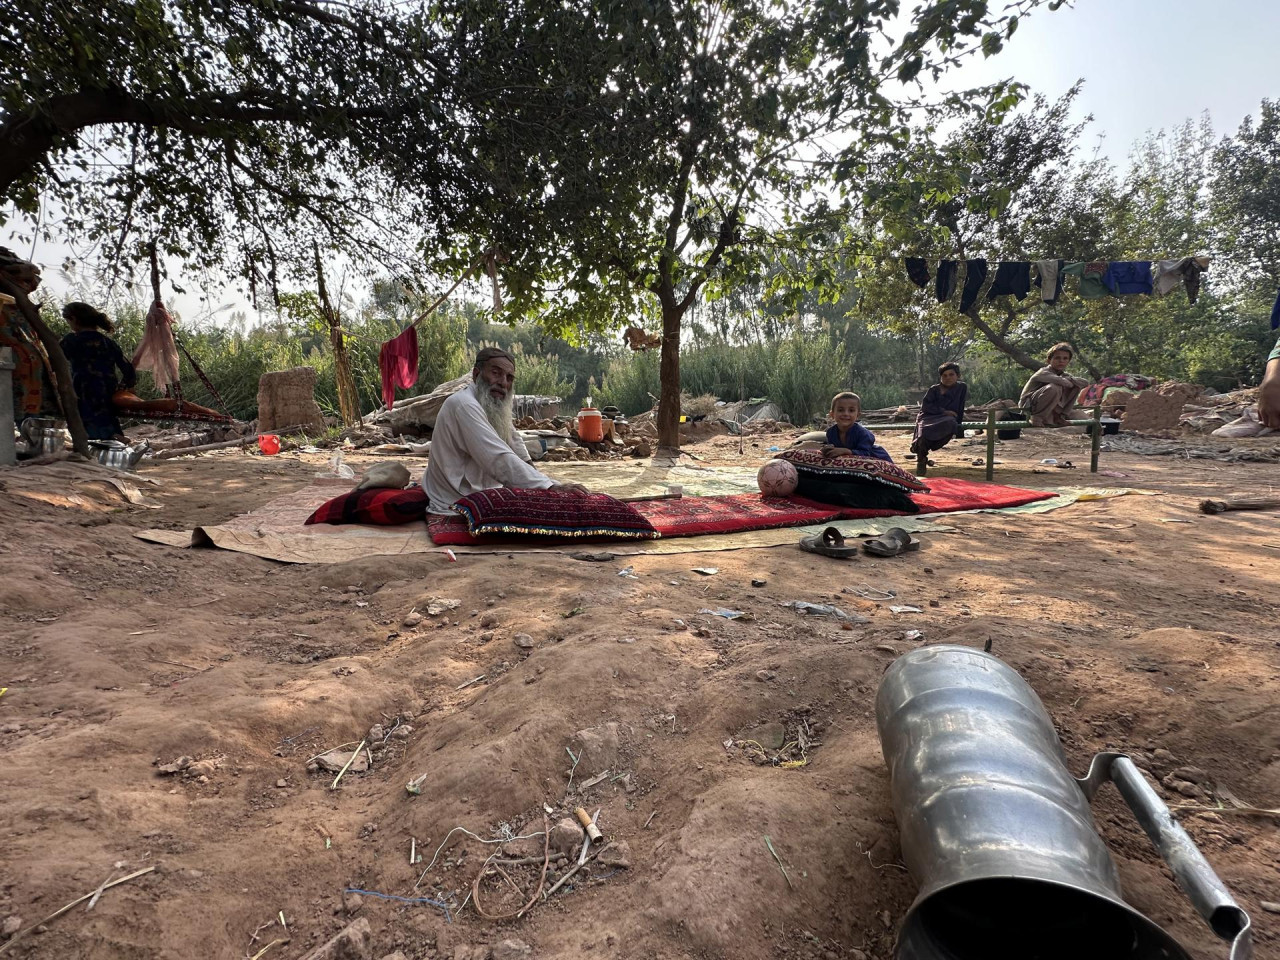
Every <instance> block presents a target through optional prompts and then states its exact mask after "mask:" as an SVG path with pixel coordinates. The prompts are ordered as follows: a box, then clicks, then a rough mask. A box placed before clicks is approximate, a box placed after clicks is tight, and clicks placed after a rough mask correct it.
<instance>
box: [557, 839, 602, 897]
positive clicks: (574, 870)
mask: <svg viewBox="0 0 1280 960" xmlns="http://www.w3.org/2000/svg"><path fill="white" fill-rule="evenodd" d="M612 846H613V844H612V843H606V844H605V845H604V846H603V847H601V848H600V849H599V850H597V851H596V852H595V853H593V854H592V855H591V856H589V857H587V859H586V860H583V861H582V862H581V863H578V864H575V865H574V866H573V867H571V868H570V869H569V872H568V873H566V874H565V875H564V876H563V877H561V878H560V879H559V880H557V881H556V882H555V885H554V886H553V887H552V888H551V889H550V890H548V891H547V892H546V893H545V894H543V897H542V899H543V900H547V899H549V898H550V897H551V895H552V894H553V893H555V892H556V891H557V890H559V889H560V888H561V887H563V886H564V885H565V884H566V883H568V882H569V879H570V878H571V877H573V875H574V874H576V873H577V872H578V871H579V870H581V869H582V868H583V867H585V866H586V865H587V864H588V863H590V862H591V861H592V860H594V859H595V858H596V857H598V856H600V854H602V853H604V852H605V851H606V850H608V849H609V848H610V847H612Z"/></svg>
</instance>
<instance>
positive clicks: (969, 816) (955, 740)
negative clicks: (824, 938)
mask: <svg viewBox="0 0 1280 960" xmlns="http://www.w3.org/2000/svg"><path fill="white" fill-rule="evenodd" d="M876 724H877V726H878V728H879V731H880V744H881V748H882V750H883V751H884V758H885V763H886V764H888V767H889V780H890V791H891V795H892V804H893V813H894V817H895V818H896V819H897V821H898V828H899V830H900V831H901V839H902V855H903V859H904V860H905V861H906V864H907V869H908V870H910V872H911V875H912V876H913V877H914V878H915V879H916V881H917V882H918V883H919V884H920V891H919V893H918V895H917V896H916V899H915V902H914V903H913V904H912V905H911V909H910V910H909V911H908V912H907V916H906V918H905V919H904V921H903V925H902V930H901V933H900V935H899V937H898V945H897V950H896V953H895V957H896V958H897V960H1003V958H1010V960H1012V958H1018V960H1079V958H1088V960H1113V958H1114V960H1157V958H1158V960H1192V958H1191V955H1190V954H1189V953H1188V952H1187V951H1186V950H1185V949H1184V948H1183V947H1182V946H1180V945H1179V944H1178V943H1177V941H1175V940H1174V939H1173V938H1172V937H1171V936H1169V934H1167V933H1166V932H1165V931H1164V930H1162V929H1161V928H1160V927H1159V926H1158V925H1157V924H1156V923H1154V922H1153V921H1152V920H1150V919H1148V918H1147V917H1145V916H1143V915H1142V914H1141V913H1139V912H1138V911H1137V910H1135V909H1134V908H1133V907H1131V906H1129V904H1127V903H1125V901H1124V899H1123V897H1122V896H1121V893H1120V881H1119V877H1118V875H1117V873H1116V868H1115V864H1114V863H1113V862H1112V859H1111V855H1110V853H1109V852H1108V850H1107V848H1106V845H1105V844H1104V843H1103V842H1102V838H1101V837H1099V836H1098V833H1097V830H1096V829H1095V827H1094V823H1093V817H1092V815H1091V814H1090V812H1089V801H1090V799H1092V797H1093V795H1094V793H1095V792H1096V791H1097V790H1098V789H1099V788H1100V787H1101V785H1102V784H1103V783H1105V782H1107V781H1108V780H1110V781H1112V782H1113V783H1115V784H1116V787H1117V788H1118V789H1119V791H1120V793H1121V795H1122V796H1123V797H1124V799H1125V801H1126V802H1127V803H1128V805H1129V807H1130V809H1131V810H1132V811H1133V813H1134V816H1135V817H1136V818H1137V820H1138V822H1139V823H1140V824H1141V825H1142V828H1143V829H1144V830H1145V831H1146V833H1147V835H1148V836H1150V837H1151V839H1152V841H1153V842H1154V843H1155V845H1156V847H1157V849H1158V850H1159V851H1160V854H1161V855H1162V856H1163V857H1164V859H1165V861H1166V862H1167V863H1168V864H1169V866H1170V868H1171V869H1172V870H1173V874H1174V876H1175V877H1176V878H1177V880H1178V884H1179V885H1180V886H1181V887H1182V889H1183V890H1184V892H1186V893H1187V895H1188V897H1189V898H1190V899H1191V901H1192V903H1193V904H1194V905H1195V907H1196V909H1197V910H1198V911H1199V912H1200V914H1201V916H1203V917H1204V918H1205V920H1206V921H1208V923H1209V924H1210V926H1211V927H1212V928H1213V930H1214V932H1215V933H1216V934H1217V935H1218V936H1219V937H1221V938H1222V939H1223V940H1228V941H1230V942H1231V953H1230V956H1231V960H1249V958H1251V957H1252V956H1253V941H1252V934H1251V931H1250V924H1249V917H1248V915H1247V914H1246V913H1245V912H1244V911H1243V910H1242V909H1240V907H1239V906H1238V905H1237V904H1236V902H1235V901H1234V900H1233V899H1232V897H1231V894H1230V893H1228V892H1227V889H1226V887H1225V886H1223V884H1222V881H1220V880H1219V879H1218V877H1217V875H1216V874H1215V873H1214V872H1213V868H1212V867H1211V866H1210V865H1209V864H1208V862H1206V861H1205V859H1204V857H1202V856H1201V855H1200V852H1199V851H1198V850H1197V849H1196V847H1195V845H1194V844H1193V843H1192V841H1191V838H1190V837H1188V836H1187V834H1186V832H1185V831H1184V830H1183V829H1182V827H1181V826H1179V825H1178V823H1177V822H1176V821H1175V820H1174V819H1173V817H1172V815H1171V814H1170V813H1169V810H1168V808H1167V807H1166V806H1165V805H1164V803H1163V802H1162V801H1161V800H1160V798H1159V797H1158V796H1157V795H1156V793H1155V791H1154V790H1152V789H1151V787H1150V786H1149V785H1148V784H1147V782H1146V781H1145V780H1144V779H1143V778H1142V774H1141V773H1140V772H1139V770H1138V768H1137V767H1136V766H1135V765H1134V764H1133V761H1131V760H1130V759H1129V758H1128V757H1126V756H1124V755H1122V754H1115V753H1103V754H1098V756H1096V757H1095V758H1094V760H1093V764H1092V766H1091V768H1090V770H1089V774H1088V776H1086V777H1085V778H1084V779H1082V780H1076V779H1075V778H1073V777H1072V776H1071V774H1070V773H1069V772H1068V770H1067V767H1066V762H1065V759H1064V757H1063V754H1062V748H1061V745H1060V744H1059V742H1058V737H1057V733H1056V732H1055V730H1054V728H1053V723H1052V721H1051V720H1050V719H1049V716H1048V714H1046V713H1045V710H1044V707H1043V706H1042V705H1041V703H1040V699H1039V698H1038V697H1037V696H1036V694H1035V691H1033V690H1032V689H1031V687H1030V686H1028V685H1027V683H1026V682H1025V681H1023V679H1022V678H1021V677H1020V676H1018V674H1017V673H1016V672H1014V670H1013V669H1011V668H1010V667H1008V666H1007V665H1006V664H1004V663H1003V662H1001V661H1000V660H999V659H997V658H996V657H993V656H991V655H990V654H986V653H981V652H979V651H976V650H972V649H970V648H968V647H958V646H936V647H926V648H924V649H921V650H915V651H912V652H911V653H908V654H906V655H905V656H903V657H900V658H899V659H898V660H896V661H895V662H894V663H893V664H892V665H891V666H890V667H889V669H888V671H887V672H886V673H885V676H884V680H883V681H882V683H881V685H880V691H879V693H878V695H877V697H876Z"/></svg>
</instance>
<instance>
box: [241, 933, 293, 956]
mask: <svg viewBox="0 0 1280 960" xmlns="http://www.w3.org/2000/svg"><path fill="white" fill-rule="evenodd" d="M288 942H289V938H288V937H285V938H284V939H283V940H272V941H271V942H270V943H268V944H267V945H266V946H265V947H263V948H262V949H261V950H259V951H258V952H257V953H255V954H254V955H253V956H252V957H250V958H249V960H261V958H262V957H264V956H266V953H267V951H268V950H270V949H271V948H272V947H275V946H278V945H280V944H282V943H288Z"/></svg>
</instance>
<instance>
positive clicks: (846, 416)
mask: <svg viewBox="0 0 1280 960" xmlns="http://www.w3.org/2000/svg"><path fill="white" fill-rule="evenodd" d="M861 412H862V410H861V408H860V407H859V405H858V401H857V400H837V401H836V402H835V404H834V405H833V406H832V408H831V419H832V420H834V421H835V422H836V423H837V424H839V425H840V426H841V427H848V426H849V425H851V424H853V423H856V422H857V420H858V414H859V413H861Z"/></svg>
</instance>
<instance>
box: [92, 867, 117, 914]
mask: <svg viewBox="0 0 1280 960" xmlns="http://www.w3.org/2000/svg"><path fill="white" fill-rule="evenodd" d="M115 875H116V872H115V871H114V870H112V871H111V875H110V876H108V877H107V879H105V880H103V881H102V883H101V884H100V885H99V886H98V889H97V890H95V891H93V896H92V897H90V898H89V905H88V906H87V907H85V908H84V912H85V913H88V912H89V911H90V910H92V909H93V908H94V906H95V905H96V904H97V902H98V898H99V897H100V896H102V891H103V890H105V889H107V884H108V883H110V882H111V877H114V876H115Z"/></svg>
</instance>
